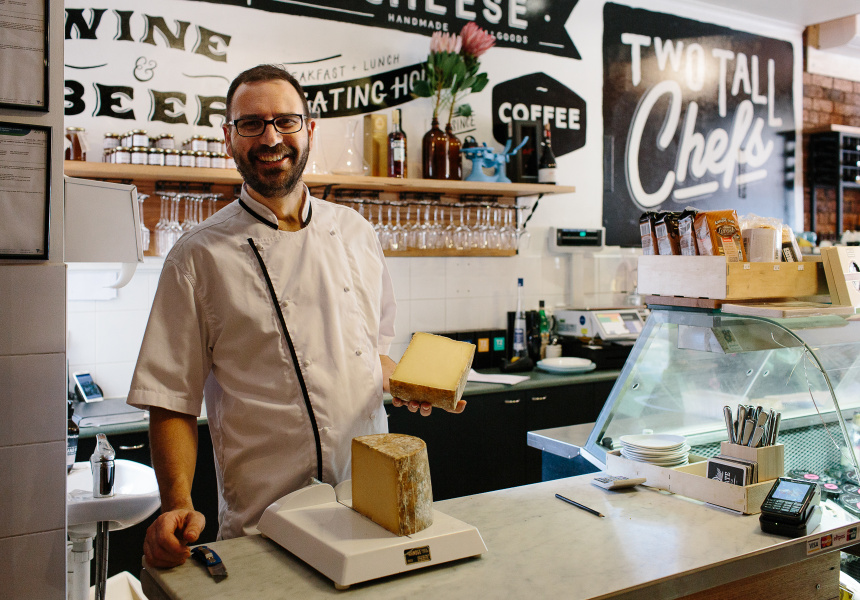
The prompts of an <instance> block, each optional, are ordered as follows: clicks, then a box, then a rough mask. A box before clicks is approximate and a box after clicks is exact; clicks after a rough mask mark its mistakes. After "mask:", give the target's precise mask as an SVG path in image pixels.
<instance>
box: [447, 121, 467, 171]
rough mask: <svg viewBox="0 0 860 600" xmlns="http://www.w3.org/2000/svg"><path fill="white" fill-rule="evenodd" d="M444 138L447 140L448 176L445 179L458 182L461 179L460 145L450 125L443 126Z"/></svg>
mask: <svg viewBox="0 0 860 600" xmlns="http://www.w3.org/2000/svg"><path fill="white" fill-rule="evenodd" d="M445 136H446V137H447V138H448V152H447V154H448V176H447V177H445V179H450V180H453V181H460V180H461V179H463V160H462V159H461V158H460V148H461V147H462V145H463V144H462V143H461V142H460V138H458V137H457V136H456V135H454V132H453V130H452V129H451V124H450V123H448V124H447V125H445Z"/></svg>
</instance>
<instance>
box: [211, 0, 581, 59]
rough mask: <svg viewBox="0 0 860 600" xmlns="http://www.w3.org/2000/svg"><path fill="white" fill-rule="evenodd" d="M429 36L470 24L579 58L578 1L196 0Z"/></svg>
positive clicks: (506, 42)
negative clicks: (569, 28)
mask: <svg viewBox="0 0 860 600" xmlns="http://www.w3.org/2000/svg"><path fill="white" fill-rule="evenodd" d="M195 1H197V2H209V3H214V4H229V5H233V6H242V7H248V8H254V9H257V10H262V11H267V12H276V13H287V14H292V15H299V16H304V17H316V18H319V19H327V20H332V21H342V22H345V23H354V24H357V25H366V26H369V27H383V28H385V29H397V30H399V31H406V32H409V33H423V34H426V35H430V34H431V33H433V32H434V31H443V32H444V31H449V32H452V33H456V32H458V31H460V29H462V27H463V25H465V24H466V23H468V22H469V21H475V22H476V23H477V24H478V25H480V26H481V27H482V28H484V29H486V30H487V31H489V32H490V33H491V34H493V35H494V36H496V40H497V41H496V45H497V46H500V47H508V48H519V49H520V50H530V51H533V52H542V53H544V54H554V55H557V56H564V57H566V58H577V59H578V58H579V52H578V51H577V50H576V47H575V46H574V45H573V41H572V40H571V39H570V37H569V36H568V35H567V32H566V31H565V28H564V25H565V23H566V22H567V19H568V18H569V17H570V13H571V12H572V11H573V9H574V7H575V6H576V3H577V2H578V0H553V1H552V2H547V1H546V0H304V1H303V2H293V1H290V0H195Z"/></svg>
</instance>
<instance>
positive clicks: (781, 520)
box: [759, 477, 821, 537]
mask: <svg viewBox="0 0 860 600" xmlns="http://www.w3.org/2000/svg"><path fill="white" fill-rule="evenodd" d="M820 502H821V488H819V487H818V484H817V483H814V482H811V481H803V480H800V479H789V478H788V477H780V478H779V479H777V480H776V481H775V482H774V484H773V487H772V488H771V489H770V492H768V494H767V497H766V498H765V499H764V502H762V504H761V516H760V517H759V523H761V529H762V531H766V532H767V533H775V534H777V535H783V536H787V537H799V536H801V535H807V534H809V533H810V532H811V531H812V530H813V529H815V528H816V527H818V524H819V523H820V522H821V507H820V506H819V504H820Z"/></svg>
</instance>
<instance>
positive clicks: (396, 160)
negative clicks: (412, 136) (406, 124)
mask: <svg viewBox="0 0 860 600" xmlns="http://www.w3.org/2000/svg"><path fill="white" fill-rule="evenodd" d="M388 176H389V177H401V178H402V177H406V134H405V133H403V129H401V128H400V109H399V108H396V109H394V112H393V113H392V114H391V133H389V134H388Z"/></svg>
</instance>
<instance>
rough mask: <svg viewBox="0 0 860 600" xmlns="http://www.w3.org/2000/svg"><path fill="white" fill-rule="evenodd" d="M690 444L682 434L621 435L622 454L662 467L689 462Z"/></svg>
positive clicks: (677, 465)
mask: <svg viewBox="0 0 860 600" xmlns="http://www.w3.org/2000/svg"><path fill="white" fill-rule="evenodd" d="M689 452H690V446H689V445H688V444H687V438H685V437H684V436H682V435H668V434H659V433H651V434H644V433H643V434H641V435H622V436H621V456H623V457H624V458H627V459H629V460H635V461H637V462H646V463H651V464H653V465H658V466H661V467H679V466H681V465H686V464H687V455H688V453H689Z"/></svg>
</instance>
